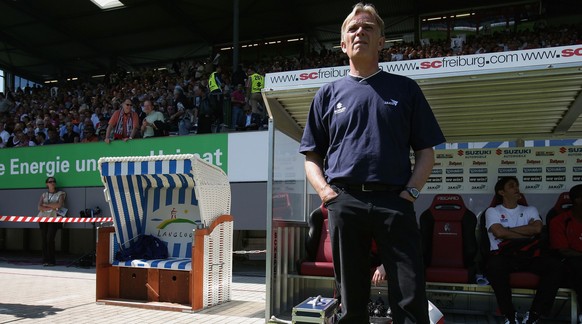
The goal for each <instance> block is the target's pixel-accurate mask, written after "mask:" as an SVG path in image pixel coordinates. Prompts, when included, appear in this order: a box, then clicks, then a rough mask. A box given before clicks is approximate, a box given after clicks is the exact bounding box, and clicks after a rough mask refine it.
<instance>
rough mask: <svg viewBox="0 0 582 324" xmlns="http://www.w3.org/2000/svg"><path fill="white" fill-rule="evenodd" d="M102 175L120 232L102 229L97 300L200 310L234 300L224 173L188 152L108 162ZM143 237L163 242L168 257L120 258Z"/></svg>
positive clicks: (101, 166) (103, 163) (104, 160)
mask: <svg viewBox="0 0 582 324" xmlns="http://www.w3.org/2000/svg"><path fill="white" fill-rule="evenodd" d="M99 170H100V173H101V178H102V181H103V184H104V185H105V190H104V193H105V199H106V200H107V202H108V203H109V208H110V209H111V215H112V217H113V227H112V228H111V227H109V228H100V229H99V237H98V241H99V242H98V247H97V263H98V264H97V299H98V301H103V302H107V301H109V303H114V302H112V300H117V301H116V302H115V303H117V302H120V301H118V299H122V300H141V301H147V302H170V303H177V304H182V305H183V304H187V305H189V306H190V307H191V308H192V309H194V310H196V309H203V308H207V307H210V306H213V305H217V304H220V303H223V302H226V301H228V300H230V286H231V283H232V231H233V224H232V222H233V220H232V216H230V203H231V192H230V183H229V182H228V178H227V176H226V174H225V173H224V172H223V171H222V170H221V169H220V168H218V167H216V166H214V165H212V164H209V163H207V162H205V161H204V160H202V159H200V158H198V157H197V156H196V155H192V154H181V155H163V156H146V157H111V158H101V159H99ZM140 235H154V236H156V237H158V238H160V239H161V240H162V241H163V242H164V244H166V246H167V248H168V255H169V258H167V259H158V260H143V259H137V260H128V261H117V260H115V258H114V256H115V253H116V251H118V250H119V249H125V248H129V247H130V246H131V245H132V244H134V243H135V242H136V240H137V238H139V236H140ZM146 304H147V303H146ZM129 305H133V304H129ZM140 305H141V306H142V307H144V304H143V303H142V304H140ZM155 308H156V309H160V306H159V305H156V306H155Z"/></svg>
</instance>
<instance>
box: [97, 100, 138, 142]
mask: <svg viewBox="0 0 582 324" xmlns="http://www.w3.org/2000/svg"><path fill="white" fill-rule="evenodd" d="M132 107H133V103H132V102H131V99H129V98H126V99H125V100H124V101H123V103H122V107H121V108H120V109H118V110H116V111H115V112H114V113H113V115H112V116H111V118H110V119H109V124H108V126H107V132H106V134H105V143H107V144H109V142H111V136H112V133H113V139H114V140H123V141H124V142H126V141H127V140H131V139H133V138H134V137H135V135H136V134H137V131H138V130H139V117H138V116H137V114H136V113H135V111H133V110H132Z"/></svg>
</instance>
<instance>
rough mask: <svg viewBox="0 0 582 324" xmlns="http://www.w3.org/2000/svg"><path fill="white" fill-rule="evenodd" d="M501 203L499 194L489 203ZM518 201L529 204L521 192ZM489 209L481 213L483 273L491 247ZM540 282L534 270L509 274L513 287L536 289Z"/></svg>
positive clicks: (480, 235)
mask: <svg viewBox="0 0 582 324" xmlns="http://www.w3.org/2000/svg"><path fill="white" fill-rule="evenodd" d="M501 203H503V201H500V199H499V197H497V195H494V196H493V199H492V200H491V203H490V204H489V208H491V207H495V206H497V205H500V204H501ZM517 203H518V204H520V205H524V206H527V205H528V204H527V200H526V198H525V196H524V195H523V193H522V194H521V199H520V200H519V201H518V202H517ZM489 208H487V209H489ZM487 209H485V210H484V211H483V212H482V213H481V215H480V218H479V246H480V252H481V253H480V254H481V258H482V263H481V264H480V269H481V271H482V273H484V274H485V275H487V273H486V271H485V266H486V264H487V259H488V257H489V254H490V249H491V245H490V242H489V235H488V234H487V227H486V222H485V212H487ZM539 282H540V278H539V276H538V275H537V274H535V273H532V272H513V273H511V275H510V276H509V285H510V286H511V287H512V288H526V289H536V288H537V287H538V284H539Z"/></svg>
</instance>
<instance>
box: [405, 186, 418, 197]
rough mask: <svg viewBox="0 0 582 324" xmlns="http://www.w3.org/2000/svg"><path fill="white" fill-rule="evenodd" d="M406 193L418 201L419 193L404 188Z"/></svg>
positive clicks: (413, 189) (412, 188)
mask: <svg viewBox="0 0 582 324" xmlns="http://www.w3.org/2000/svg"><path fill="white" fill-rule="evenodd" d="M406 192H408V194H409V195H410V196H411V197H412V198H414V199H418V196H420V191H419V190H418V189H416V188H414V187H406Z"/></svg>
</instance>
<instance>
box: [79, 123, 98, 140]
mask: <svg viewBox="0 0 582 324" xmlns="http://www.w3.org/2000/svg"><path fill="white" fill-rule="evenodd" d="M83 132H84V133H85V134H84V136H83V139H82V140H81V143H91V142H98V141H99V138H98V137H97V135H96V134H95V128H94V127H93V125H87V126H85V129H84V130H83Z"/></svg>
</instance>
